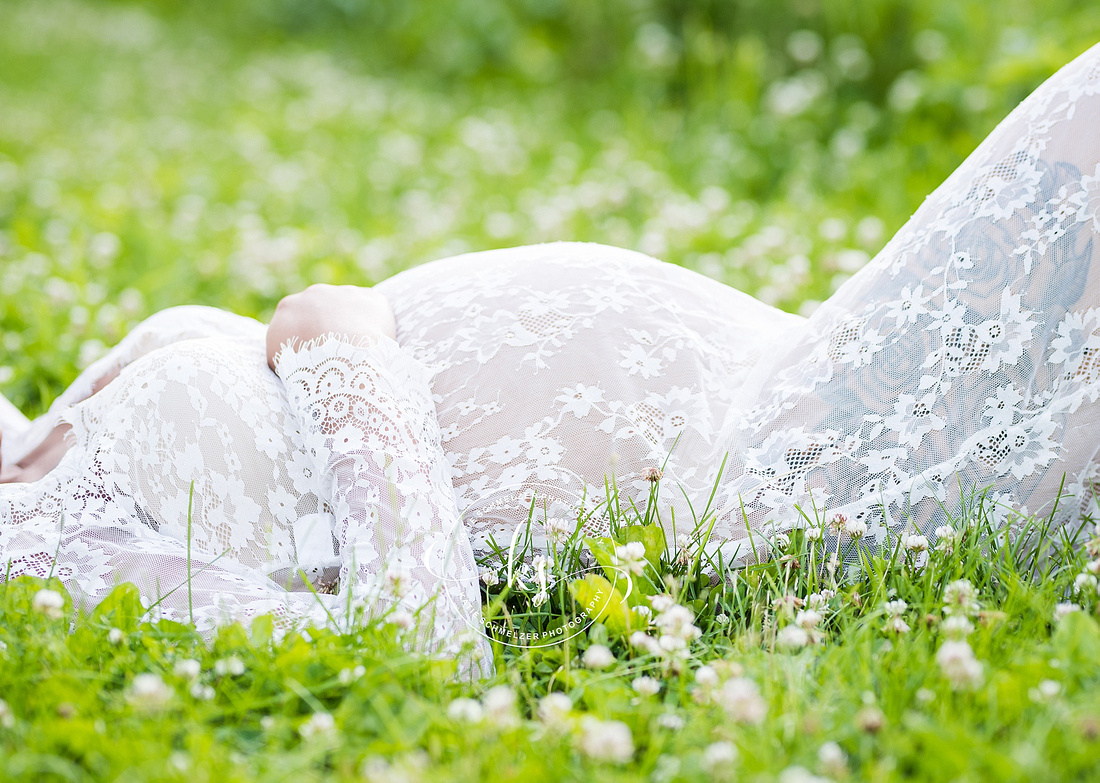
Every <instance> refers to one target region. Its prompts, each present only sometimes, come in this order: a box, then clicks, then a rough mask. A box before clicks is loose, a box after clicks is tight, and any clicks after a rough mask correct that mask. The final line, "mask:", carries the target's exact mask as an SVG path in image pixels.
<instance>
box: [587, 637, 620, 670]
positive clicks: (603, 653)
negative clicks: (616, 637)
mask: <svg viewBox="0 0 1100 783" xmlns="http://www.w3.org/2000/svg"><path fill="white" fill-rule="evenodd" d="M631 638H633V637H631ZM581 660H582V661H583V662H584V666H585V668H587V669H606V668H607V667H608V666H611V665H612V664H613V663H615V655H614V654H613V653H612V652H611V650H610V648H608V647H605V646H604V645H602V644H593V645H592V646H591V647H589V648H588V649H587V650H585V651H584V654H583V655H582V656H581Z"/></svg>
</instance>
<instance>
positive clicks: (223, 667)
mask: <svg viewBox="0 0 1100 783" xmlns="http://www.w3.org/2000/svg"><path fill="white" fill-rule="evenodd" d="M214 674H216V675H218V676H219V677H224V676H225V675H227V674H228V675H231V676H233V677H240V676H241V675H242V674H244V661H242V660H241V659H240V658H238V657H237V656H236V655H231V656H229V657H228V658H219V659H218V660H216V661H214Z"/></svg>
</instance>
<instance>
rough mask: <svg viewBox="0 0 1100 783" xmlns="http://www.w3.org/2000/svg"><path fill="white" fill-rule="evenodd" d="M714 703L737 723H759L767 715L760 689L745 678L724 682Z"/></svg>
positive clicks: (735, 678) (766, 707) (766, 706)
mask: <svg viewBox="0 0 1100 783" xmlns="http://www.w3.org/2000/svg"><path fill="white" fill-rule="evenodd" d="M715 701H717V702H718V703H719V704H720V705H721V706H722V708H723V709H724V710H725V711H726V714H727V715H729V717H730V718H731V719H732V720H734V721H737V722H738V723H761V722H763V720H764V717H765V716H766V715H767V713H768V705H767V704H766V703H765V702H764V699H763V698H762V697H761V696H760V689H759V688H758V687H756V683H755V682H753V681H752V680H750V679H749V678H747V677H734V678H733V679H730V680H726V682H725V684H723V685H722V687H721V688H719V689H718V692H717V693H716V694H715Z"/></svg>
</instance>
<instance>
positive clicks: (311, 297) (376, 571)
mask: <svg viewBox="0 0 1100 783" xmlns="http://www.w3.org/2000/svg"><path fill="white" fill-rule="evenodd" d="M394 334H395V330H394V323H393V314H392V311H391V310H390V307H389V303H388V302H387V301H386V299H385V297H383V296H382V295H380V294H378V293H377V292H374V291H371V290H370V289H361V288H352V287H344V286H341V287H335V286H313V287H311V288H309V289H307V290H306V291H303V292H302V293H301V294H296V295H295V296H293V297H288V299H285V300H283V302H282V303H280V305H279V308H278V309H277V310H276V313H275V317H274V319H273V320H272V322H271V325H270V326H269V327H268V358H269V362H270V363H271V365H272V367H273V368H274V369H275V371H276V372H277V373H278V375H279V377H280V378H282V379H283V382H284V383H285V384H286V388H287V394H288V397H289V401H290V408H291V410H292V411H293V412H294V413H295V414H296V415H297V417H298V420H299V422H300V424H301V426H302V429H303V433H304V435H305V440H306V443H307V444H308V449H309V451H310V453H311V455H312V456H313V457H314V459H315V463H316V466H317V469H318V471H319V475H320V478H321V482H320V483H321V486H322V488H323V491H322V492H321V493H320V494H321V497H322V500H323V501H325V502H326V503H328V504H329V506H330V508H331V512H332V515H333V518H334V519H335V520H336V521H335V529H334V530H333V534H334V536H335V537H336V540H337V541H338V542H339V546H340V556H341V561H342V565H341V572H340V582H341V588H342V589H341V594H342V595H345V596H346V597H347V598H348V599H349V600H353V601H354V600H356V599H359V600H361V601H362V602H364V603H365V605H366V607H367V611H368V612H370V613H371V614H374V615H376V616H377V615H380V614H383V613H386V612H393V613H394V614H395V615H397V614H398V613H401V614H400V616H401V617H403V618H406V619H407V620H413V618H414V617H415V618H416V621H417V627H418V628H419V630H420V634H421V641H422V642H426V643H427V645H428V646H429V647H430V648H431V649H433V650H440V651H445V652H448V653H457V652H459V651H460V650H461V649H462V647H464V646H469V645H470V643H471V642H472V643H473V646H474V649H475V656H476V662H475V667H476V668H480V669H481V670H482V672H483V673H488V670H489V661H488V657H487V653H488V649H487V646H486V645H485V640H484V637H483V636H481V635H480V631H481V626H482V621H481V601H480V593H479V590H478V587H477V568H476V564H475V562H474V558H473V551H472V549H471V547H470V543H469V540H468V538H467V536H466V531H465V528H464V527H463V525H462V521H461V518H460V515H459V510H458V503H457V498H456V496H455V492H454V489H453V487H452V485H451V479H450V473H449V470H448V466H447V461H446V458H445V457H444V454H443V450H442V446H441V442H440V434H439V424H438V421H437V420H436V413H435V405H434V403H433V401H432V396H431V389H430V386H429V376H428V373H427V370H426V369H425V368H424V367H423V366H422V365H420V364H419V363H418V362H416V361H415V360H413V359H412V358H411V357H409V356H408V355H406V354H405V353H403V352H402V351H401V349H400V348H399V347H398V345H397V343H396V341H395V340H394V339H393V338H394ZM406 613H407V614H406Z"/></svg>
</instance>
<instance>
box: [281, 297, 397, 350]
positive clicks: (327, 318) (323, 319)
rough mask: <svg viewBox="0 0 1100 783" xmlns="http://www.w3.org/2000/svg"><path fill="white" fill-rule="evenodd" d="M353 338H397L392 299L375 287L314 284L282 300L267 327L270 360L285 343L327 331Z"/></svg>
mask: <svg viewBox="0 0 1100 783" xmlns="http://www.w3.org/2000/svg"><path fill="white" fill-rule="evenodd" d="M332 333H336V334H342V335H346V336H347V337H349V338H350V339H352V340H361V341H374V340H377V339H378V338H379V337H389V338H391V339H397V326H396V324H395V323H394V318H393V308H392V307H390V303H389V300H387V299H386V297H384V296H383V295H382V294H380V293H378V292H377V291H375V290H373V289H371V288H359V287H357V286H351V285H311V286H310V287H309V288H307V289H306V290H304V291H302V292H300V293H297V294H291V295H290V296H288V297H286V298H284V299H283V300H282V301H280V302H279V305H278V307H276V308H275V315H274V316H273V317H272V318H271V323H270V324H268V327H267V363H268V366H270V367H271V368H272V369H275V356H276V354H278V353H279V349H280V348H282V347H283V346H284V345H298V344H299V343H302V342H308V341H309V340H314V339H316V338H318V337H322V336H324V335H326V334H332Z"/></svg>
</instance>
